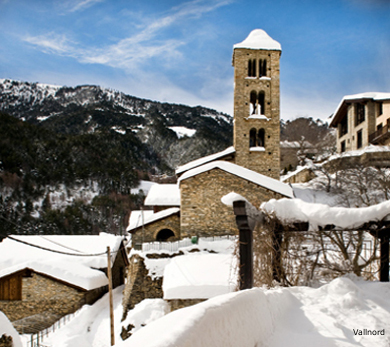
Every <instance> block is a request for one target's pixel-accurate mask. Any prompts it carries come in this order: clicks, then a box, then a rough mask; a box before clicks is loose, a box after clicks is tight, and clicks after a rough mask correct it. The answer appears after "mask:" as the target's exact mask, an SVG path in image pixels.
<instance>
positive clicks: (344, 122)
mask: <svg viewBox="0 0 390 347" xmlns="http://www.w3.org/2000/svg"><path fill="white" fill-rule="evenodd" d="M347 133H348V115H347V114H346V115H345V116H344V118H343V119H342V120H341V122H340V128H339V137H342V136H344V135H345V134H347Z"/></svg>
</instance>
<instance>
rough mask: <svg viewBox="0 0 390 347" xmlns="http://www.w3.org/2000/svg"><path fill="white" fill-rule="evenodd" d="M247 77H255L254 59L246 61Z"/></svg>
mask: <svg viewBox="0 0 390 347" xmlns="http://www.w3.org/2000/svg"><path fill="white" fill-rule="evenodd" d="M248 77H256V59H249V60H248Z"/></svg>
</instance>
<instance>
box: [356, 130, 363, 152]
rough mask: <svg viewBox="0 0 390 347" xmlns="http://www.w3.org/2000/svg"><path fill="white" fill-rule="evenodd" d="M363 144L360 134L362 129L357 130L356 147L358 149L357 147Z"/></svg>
mask: <svg viewBox="0 0 390 347" xmlns="http://www.w3.org/2000/svg"><path fill="white" fill-rule="evenodd" d="M362 146H363V136H362V131H361V130H359V131H358V132H357V144H356V147H357V148H358V149H359V148H362Z"/></svg>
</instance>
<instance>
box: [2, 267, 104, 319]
mask: <svg viewBox="0 0 390 347" xmlns="http://www.w3.org/2000/svg"><path fill="white" fill-rule="evenodd" d="M103 293H104V288H101V289H97V290H94V291H90V292H85V291H82V290H78V289H76V288H74V287H71V286H69V285H67V284H65V283H62V282H59V281H56V280H54V279H51V278H49V277H46V276H44V275H41V274H38V273H35V272H33V273H32V274H31V277H24V278H23V279H22V300H12V301H6V300H1V301H0V311H3V312H4V314H5V315H6V316H7V317H8V319H9V320H10V321H15V320H19V319H22V318H25V317H29V316H32V315H35V314H39V313H43V312H54V313H56V314H59V315H67V314H69V313H72V312H74V311H76V310H77V309H78V308H80V307H81V306H82V305H84V304H85V303H92V302H94V301H96V299H97V298H99V297H100V296H101V295H102V294H103Z"/></svg>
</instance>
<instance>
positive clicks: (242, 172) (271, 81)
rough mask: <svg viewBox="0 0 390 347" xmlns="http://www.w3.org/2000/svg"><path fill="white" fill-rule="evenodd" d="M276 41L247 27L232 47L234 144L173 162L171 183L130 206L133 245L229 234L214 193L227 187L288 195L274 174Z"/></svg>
mask: <svg viewBox="0 0 390 347" xmlns="http://www.w3.org/2000/svg"><path fill="white" fill-rule="evenodd" d="M280 56H281V45H280V44H279V43H278V42H277V41H275V40H273V39H272V38H271V37H270V36H269V35H268V34H267V33H266V32H265V31H263V30H259V29H258V30H253V31H252V32H251V33H250V34H249V36H248V37H247V38H246V39H245V40H244V41H242V42H240V43H238V44H236V45H234V47H233V59H232V63H233V67H234V85H235V87H234V131H233V146H231V147H229V148H227V149H225V150H224V151H222V152H219V153H215V154H212V155H209V156H206V157H203V158H199V159H197V160H194V161H191V162H189V163H187V164H185V165H182V166H180V167H178V168H177V170H176V175H177V178H178V183H177V185H160V187H158V186H157V187H156V186H153V187H152V189H151V190H150V191H149V194H148V196H147V197H146V200H145V205H149V208H153V210H154V213H151V212H146V211H145V210H143V211H133V212H132V213H131V216H130V220H129V226H128V228H127V231H128V232H129V233H131V236H132V244H133V245H139V244H140V243H142V242H150V241H156V240H158V241H165V240H168V239H169V240H172V239H182V238H185V237H192V236H213V235H225V234H236V233H237V227H236V223H235V219H234V215H233V214H232V213H231V210H230V209H229V208H228V207H227V206H225V205H224V204H223V203H222V202H221V198H222V197H223V196H225V195H226V194H228V193H230V192H232V191H234V192H236V193H238V194H240V195H242V196H244V197H245V198H247V199H248V201H250V202H251V203H252V204H253V205H255V206H259V205H260V204H261V203H262V202H264V201H268V200H269V199H271V198H276V199H279V198H282V197H288V198H292V197H293V191H292V188H291V187H290V186H289V185H287V184H285V183H282V182H280V181H279V178H280V81H279V69H280V66H279V59H280Z"/></svg>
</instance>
